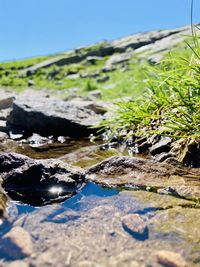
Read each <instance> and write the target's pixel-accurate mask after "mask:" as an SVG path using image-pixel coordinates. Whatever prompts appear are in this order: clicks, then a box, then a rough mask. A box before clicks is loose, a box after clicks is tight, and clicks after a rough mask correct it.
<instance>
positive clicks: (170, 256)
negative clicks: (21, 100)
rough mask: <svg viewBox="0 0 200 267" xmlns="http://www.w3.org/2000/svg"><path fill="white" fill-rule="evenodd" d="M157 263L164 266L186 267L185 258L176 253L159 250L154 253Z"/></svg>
mask: <svg viewBox="0 0 200 267" xmlns="http://www.w3.org/2000/svg"><path fill="white" fill-rule="evenodd" d="M155 255H156V258H157V261H158V263H160V264H161V265H162V266H165V267H187V264H186V262H185V260H184V259H183V258H182V256H181V255H180V254H178V253H175V252H172V251H168V250H160V251H157V252H156V253H155Z"/></svg>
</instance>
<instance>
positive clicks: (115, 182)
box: [86, 157, 200, 199]
mask: <svg viewBox="0 0 200 267" xmlns="http://www.w3.org/2000/svg"><path fill="white" fill-rule="evenodd" d="M199 175H200V169H188V168H186V167H182V166H179V165H178V164H176V165H172V164H167V163H165V162H163V163H159V162H156V161H153V160H147V159H142V158H134V157H132V158H131V157H112V158H109V159H107V160H105V161H103V162H101V163H99V164H97V165H95V166H93V167H91V168H89V169H88V170H87V173H86V179H88V180H91V181H95V182H97V183H100V184H103V185H107V186H126V187H127V186H128V187H136V188H141V189H145V190H154V191H157V190H159V189H160V188H165V187H167V186H170V187H176V189H178V188H181V187H182V186H186V187H187V188H190V194H191V195H193V196H194V197H195V198H196V199H199V198H200V191H199V190H198V188H199V186H200V179H199ZM191 195H190V197H191ZM185 197H187V195H185Z"/></svg>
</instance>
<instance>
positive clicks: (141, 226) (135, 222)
mask: <svg viewBox="0 0 200 267" xmlns="http://www.w3.org/2000/svg"><path fill="white" fill-rule="evenodd" d="M122 226H123V228H124V229H125V230H126V231H127V232H128V233H129V234H131V235H132V236H133V237H134V238H135V239H138V240H141V241H144V240H146V239H148V236H149V233H148V228H147V225H146V222H145V221H144V220H143V219H142V217H141V216H139V215H138V214H127V215H125V216H124V217H122Z"/></svg>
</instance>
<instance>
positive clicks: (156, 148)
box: [149, 137, 172, 156]
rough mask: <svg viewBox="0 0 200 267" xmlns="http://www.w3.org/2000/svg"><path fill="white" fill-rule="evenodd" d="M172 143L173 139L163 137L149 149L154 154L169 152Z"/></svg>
mask: <svg viewBox="0 0 200 267" xmlns="http://www.w3.org/2000/svg"><path fill="white" fill-rule="evenodd" d="M171 143H172V139H171V138H170V137H162V138H161V139H160V140H159V141H158V142H157V143H155V144H154V145H152V147H151V148H150V149H149V151H150V153H151V155H153V156H155V155H156V154H161V153H163V152H169V151H170V149H171Z"/></svg>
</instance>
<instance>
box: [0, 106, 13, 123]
mask: <svg viewBox="0 0 200 267" xmlns="http://www.w3.org/2000/svg"><path fill="white" fill-rule="evenodd" d="M11 110H12V108H7V109H2V110H1V112H0V120H2V121H6V120H7V118H8V116H9V114H10V112H11Z"/></svg>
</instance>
